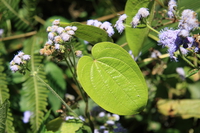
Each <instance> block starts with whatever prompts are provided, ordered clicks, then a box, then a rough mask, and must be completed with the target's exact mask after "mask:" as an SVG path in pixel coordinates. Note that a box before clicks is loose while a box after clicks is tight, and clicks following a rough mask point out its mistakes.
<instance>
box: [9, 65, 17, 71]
mask: <svg viewBox="0 0 200 133" xmlns="http://www.w3.org/2000/svg"><path fill="white" fill-rule="evenodd" d="M10 69H11V71H13V72H16V71H18V70H19V66H18V65H12V66H10Z"/></svg>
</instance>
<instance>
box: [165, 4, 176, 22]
mask: <svg viewBox="0 0 200 133" xmlns="http://www.w3.org/2000/svg"><path fill="white" fill-rule="evenodd" d="M176 6H177V4H176V1H175V0H170V1H169V3H168V12H167V15H168V16H169V18H173V17H174V13H173V12H175V10H174V7H176Z"/></svg>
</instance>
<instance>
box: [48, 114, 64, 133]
mask: <svg viewBox="0 0 200 133" xmlns="http://www.w3.org/2000/svg"><path fill="white" fill-rule="evenodd" d="M63 122H64V120H63V119H62V118H61V117H58V118H56V119H53V120H51V121H50V122H49V123H47V125H46V128H47V130H48V131H50V130H51V131H54V132H55V131H58V130H59V128H60V127H61V125H62V123H63Z"/></svg>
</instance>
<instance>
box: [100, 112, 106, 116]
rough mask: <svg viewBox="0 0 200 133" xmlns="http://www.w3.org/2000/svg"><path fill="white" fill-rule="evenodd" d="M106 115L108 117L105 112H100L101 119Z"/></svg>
mask: <svg viewBox="0 0 200 133" xmlns="http://www.w3.org/2000/svg"><path fill="white" fill-rule="evenodd" d="M105 115H106V114H105V112H100V113H99V115H98V116H99V117H104V116H105Z"/></svg>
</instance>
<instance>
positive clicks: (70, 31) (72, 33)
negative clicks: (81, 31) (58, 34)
mask: <svg viewBox="0 0 200 133" xmlns="http://www.w3.org/2000/svg"><path fill="white" fill-rule="evenodd" d="M67 34H69V35H74V34H75V32H74V31H73V30H68V31H67Z"/></svg>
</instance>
